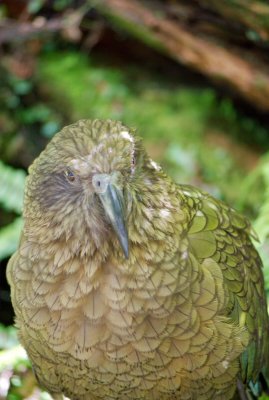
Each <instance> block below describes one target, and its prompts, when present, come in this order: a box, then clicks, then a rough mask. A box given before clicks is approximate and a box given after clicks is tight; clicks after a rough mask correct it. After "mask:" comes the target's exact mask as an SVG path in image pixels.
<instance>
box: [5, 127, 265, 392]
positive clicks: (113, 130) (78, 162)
mask: <svg viewBox="0 0 269 400" xmlns="http://www.w3.org/2000/svg"><path fill="white" fill-rule="evenodd" d="M23 215H24V227H23V231H22V235H21V240H20V245H19V248H18V250H17V251H16V252H15V254H14V255H13V256H12V257H11V259H10V261H9V264H8V269H7V277H8V281H9V283H10V286H11V295H12V303H13V306H14V310H15V314H16V325H17V327H18V332H19V338H20V341H21V343H22V345H23V346H24V347H25V349H26V351H27V353H28V356H29V358H30V360H31V362H32V365H33V368H34V371H35V374H36V377H37V380H38V382H39V383H40V385H41V386H42V387H44V388H45V389H47V390H48V391H49V392H50V393H51V394H52V396H53V397H54V398H55V399H60V398H62V396H63V395H65V396H68V397H69V398H71V399H73V400H98V399H99V400H100V399H102V400H113V399H114V400H116V399H117V400H140V399H141V400H142V399H144V400H195V399H199V400H211V399H214V400H229V399H236V398H239V399H241V400H244V399H254V398H257V397H258V396H259V395H260V394H261V393H262V392H263V391H264V390H266V389H267V381H266V380H267V371H268V362H269V361H268V343H269V340H268V339H269V338H268V327H269V325H268V314H267V304H266V297H265V292H264V280H263V273H262V263H261V259H260V257H259V255H258V253H257V251H256V250H255V248H254V246H253V244H252V239H256V236H255V233H254V231H253V230H252V228H251V226H250V223H249V222H248V220H247V219H246V218H245V217H243V216H241V215H240V214H238V213H237V212H236V211H234V210H233V209H232V208H230V207H229V206H227V205H225V204H224V203H223V202H221V201H219V200H216V199H214V198H213V197H212V196H211V195H209V194H208V193H205V192H203V191H201V190H199V189H196V188H194V187H191V186H188V185H178V184H175V183H174V182H173V181H172V180H171V179H170V178H169V177H168V176H167V175H166V174H165V173H164V172H163V171H162V169H161V168H160V166H159V165H157V164H156V163H155V162H154V161H152V160H151V159H150V157H149V156H148V155H147V153H146V151H145V150H144V147H143V144H142V140H141V139H140V138H139V137H138V136H137V135H136V133H135V130H134V129H130V128H128V127H127V126H125V125H123V124H122V123H121V122H118V121H111V120H105V121H100V120H80V121H78V122H77V123H75V124H73V125H70V126H67V127H65V128H64V129H63V130H62V131H60V132H59V133H57V134H56V135H55V136H54V137H53V139H52V140H51V141H50V143H49V144H48V145H47V147H46V148H45V150H44V151H43V152H42V153H41V154H40V156H39V157H38V158H37V159H36V160H35V161H34V163H33V164H32V165H31V166H30V168H29V176H28V178H27V182H26V188H25V199H24V212H23Z"/></svg>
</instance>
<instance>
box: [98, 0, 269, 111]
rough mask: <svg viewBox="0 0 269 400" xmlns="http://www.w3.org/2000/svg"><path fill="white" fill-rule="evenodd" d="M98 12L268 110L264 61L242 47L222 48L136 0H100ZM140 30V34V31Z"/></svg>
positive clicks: (268, 93) (268, 82)
mask: <svg viewBox="0 0 269 400" xmlns="http://www.w3.org/2000/svg"><path fill="white" fill-rule="evenodd" d="M99 11H100V12H103V13H106V15H107V16H108V17H111V18H112V20H115V18H116V20H117V23H118V24H121V23H122V26H123V27H125V29H128V30H129V31H130V32H131V33H132V34H134V35H136V36H137V37H139V38H140V39H141V37H142V36H143V35H144V39H145V42H149V41H152V42H155V44H156V47H158V46H159V49H161V50H162V51H164V52H165V53H166V54H168V55H170V56H171V57H172V58H174V59H175V60H177V61H179V62H180V63H182V64H185V65H187V66H190V67H192V68H194V69H195V70H197V71H199V72H201V73H203V74H205V75H207V76H209V77H210V78H211V79H213V80H214V81H216V82H221V83H222V84H225V85H228V86H230V87H231V88H233V89H235V90H236V91H237V92H239V94H240V95H241V96H243V97H245V98H246V99H247V100H248V101H250V102H252V103H253V104H255V105H256V106H258V107H260V108H261V109H263V110H269V101H268V99H269V75H268V73H267V72H266V71H267V67H266V63H265V62H262V61H261V60H260V61H259V62H258V60H257V59H255V57H252V58H251V57H248V56H247V55H245V53H244V50H243V49H241V50H240V51H238V49H233V48H225V46H223V45H222V44H220V43H217V42H214V41H213V40H210V38H208V37H206V36H205V35H200V36H198V35H197V32H193V31H192V30H191V29H189V28H187V27H186V24H185V25H184V24H180V23H179V22H178V21H177V22H175V21H174V20H172V19H169V18H167V16H166V15H165V14H164V15H162V16H161V17H160V16H159V15H158V14H157V13H156V12H154V10H153V11H152V10H151V9H150V8H148V7H146V6H145V4H144V3H142V2H138V1H137V0H103V1H102V7H100V9H99ZM141 32H142V34H141ZM142 39H143V38H142Z"/></svg>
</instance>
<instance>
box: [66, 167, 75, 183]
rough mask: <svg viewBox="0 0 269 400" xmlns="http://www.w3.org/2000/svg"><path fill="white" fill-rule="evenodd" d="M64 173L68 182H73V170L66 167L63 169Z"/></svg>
mask: <svg viewBox="0 0 269 400" xmlns="http://www.w3.org/2000/svg"><path fill="white" fill-rule="evenodd" d="M64 174H65V176H66V179H67V180H68V181H69V182H74V180H75V179H76V177H75V174H74V172H73V171H71V169H69V168H67V169H66V170H65V171H64Z"/></svg>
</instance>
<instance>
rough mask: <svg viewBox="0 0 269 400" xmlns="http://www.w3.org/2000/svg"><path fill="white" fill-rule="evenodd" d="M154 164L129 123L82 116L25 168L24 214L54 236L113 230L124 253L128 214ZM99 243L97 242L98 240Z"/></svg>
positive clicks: (96, 235)
mask: <svg viewBox="0 0 269 400" xmlns="http://www.w3.org/2000/svg"><path fill="white" fill-rule="evenodd" d="M153 170H155V171H156V166H155V165H154V164H153V163H152V162H151V160H150V159H149V158H148V157H147V155H146V152H145V151H144V149H143V146H142V144H141V140H140V139H139V138H138V137H137V136H136V135H135V134H134V131H133V130H132V129H129V128H127V127H126V126H124V125H122V123H121V122H117V121H110V120H108V121H99V120H94V121H91V120H81V121H78V122H77V123H75V124H73V125H70V126H67V127H65V128H64V129H63V130H62V131H60V132H59V133H57V134H56V135H55V136H54V138H53V139H52V140H51V142H50V143H49V144H48V146H47V147H46V149H45V150H44V151H43V152H42V153H41V155H40V156H39V157H38V158H37V159H36V160H35V162H34V163H33V165H32V166H31V167H30V169H29V177H28V180H27V187H26V192H25V217H26V218H25V219H26V220H27V218H28V219H29V218H30V217H31V218H30V219H31V220H32V224H37V225H38V224H39V225H40V224H41V225H42V224H43V225H44V226H50V227H53V229H54V232H58V236H61V235H62V234H64V235H66V236H71V235H76V234H78V233H79V232H81V234H84V235H85V234H86V233H85V228H87V230H88V232H89V230H90V233H91V237H92V238H93V240H95V241H99V242H100V240H102V237H103V238H104V235H105V236H107V235H108V234H109V233H110V232H114V233H115V234H116V237H117V239H118V241H119V243H120V245H121V248H122V250H123V253H124V255H125V257H126V258H128V254H129V242H128V215H129V213H130V211H131V209H132V205H133V202H134V201H135V200H136V199H137V196H139V195H141V193H139V192H140V191H141V188H142V187H143V186H144V185H145V182H147V183H148V184H149V185H150V184H151V183H152V181H151V179H149V177H150V175H151V174H152V173H153ZM99 245H100V243H99Z"/></svg>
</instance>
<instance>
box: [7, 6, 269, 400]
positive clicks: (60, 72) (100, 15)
mask: <svg viewBox="0 0 269 400" xmlns="http://www.w3.org/2000/svg"><path fill="white" fill-rule="evenodd" d="M114 3H115V2H114ZM119 3H120V2H119ZM128 3H129V4H132V5H133V6H135V7H137V9H138V8H139V7H140V6H141V5H142V6H143V7H146V6H145V4H143V3H144V2H140V3H139V2H133V1H132V0H126V4H128ZM200 3H201V4H200ZM205 3H207V8H205V7H204V4H205ZM211 3H212V2H210V1H208V2H206V1H205V2H199V1H198V2H197V1H196V2H195V1H193V2H192V1H190V3H189V6H188V7H190V9H188V12H189V14H187V12H186V7H185V8H184V7H183V6H182V4H184V2H180V1H162V2H160V3H158V5H156V6H155V8H154V10H153V11H152V8H150V7H149V8H148V9H147V12H148V13H150V12H151V15H152V16H153V17H154V18H158V19H157V22H158V21H159V23H160V27H159V31H160V32H161V31H162V29H163V28H162V23H163V21H166V22H167V23H170V24H171V26H172V24H175V23H176V24H177V26H178V27H181V28H182V29H185V30H186V32H187V33H188V34H189V35H192V34H193V32H194V31H195V29H196V30H197V31H199V29H200V30H202V32H203V35H202V38H203V41H204V42H203V43H207V44H208V46H209V44H210V46H211V45H212V43H214V46H215V47H216V49H220V50H222V52H221V53H220V54H222V55H223V57H224V58H223V60H219V59H218V56H217V55H216V62H220V65H223V66H225V65H226V61H227V60H228V58H227V57H228V55H229V48H230V47H229V46H231V48H232V51H233V52H234V54H235V55H236V57H237V58H235V59H234V60H241V61H242V65H241V64H238V65H237V67H238V68H239V70H240V68H242V75H243V74H244V73H245V71H244V68H247V67H249V68H250V67H251V68H252V69H249V70H250V73H251V72H252V73H253V74H254V75H253V79H254V80H255V79H256V81H255V85H254V86H253V87H254V89H251V91H248V92H247V91H243V90H242V89H241V88H240V87H239V83H240V77H238V79H237V78H235V77H234V76H233V75H232V73H233V71H231V75H230V76H229V74H228V75H227V76H225V80H224V77H223V76H222V75H221V74H222V73H223V72H222V71H221V68H220V73H219V76H217V75H218V74H216V73H212V68H209V67H208V66H209V64H208V63H209V61H210V62H213V64H214V59H213V61H212V59H211V58H210V57H211V55H210V53H207V50H206V47H205V48H203V49H202V48H201V53H200V54H199V53H196V57H198V59H199V57H200V59H201V64H199V63H198V64H197V65H196V64H195V63H192V62H190V61H189V59H188V56H185V54H186V53H184V52H183V51H184V49H185V50H186V48H188V46H190V42H186V43H183V44H181V46H182V47H181V48H182V54H181V53H180V50H178V49H175V50H169V49H170V47H169V43H170V42H169V40H170V39H169V38H167V43H165V45H166V44H167V46H168V48H166V47H165V45H164V44H163V43H161V41H158V40H159V37H158V38H157V39H158V40H157V41H156V37H155V36H154V34H155V33H154V29H155V28H154V29H153V33H152V31H151V28H149V27H147V29H145V30H143V29H142V28H141V30H140V29H138V30H137V29H134V27H135V24H136V22H135V24H133V22H132V18H131V20H128V18H126V19H125V17H124V15H123V14H121V13H120V8H118V9H114V8H113V1H111V2H110V1H104V2H103V5H102V7H100V5H98V2H92V1H90V2H87V1H72V0H58V1H45V0H31V1H15V0H14V1H10V0H9V1H3V3H2V4H1V5H0V264H1V265H0V399H9V400H16V399H29V400H30V399H32V400H33V399H48V398H49V396H48V394H46V393H45V392H42V391H41V390H40V389H38V388H37V387H36V383H35V379H34V377H33V374H32V372H31V369H30V365H29V362H28V361H27V358H26V356H25V354H24V352H23V351H22V349H21V348H20V347H18V342H17V339H16V332H15V329H14V328H12V326H11V325H12V324H13V311H12V307H11V304H10V297H9V289H8V285H7V283H6V280H5V268H6V264H7V261H8V258H9V256H10V255H11V254H12V253H13V252H14V250H15V249H16V247H17V245H18V241H19V235H20V230H21V227H22V218H21V211H22V204H23V188H24V181H25V177H26V174H27V168H28V166H29V165H30V164H31V162H32V161H33V159H34V158H35V157H36V156H37V155H38V154H39V153H40V151H41V150H42V149H43V148H44V146H45V145H46V143H47V142H48V141H49V139H50V138H51V137H52V136H53V135H54V134H55V133H56V132H57V131H58V130H60V129H61V128H62V127H63V126H64V125H66V124H69V123H71V122H74V121H76V120H78V119H80V118H103V119H107V118H110V119H119V120H122V121H123V122H124V123H125V124H127V125H128V126H132V127H136V128H137V130H138V132H139V134H140V135H141V136H142V137H143V138H144V141H145V145H146V147H147V149H148V152H149V153H150V155H151V157H152V158H153V159H154V160H156V161H158V162H159V163H161V165H162V166H163V168H164V169H165V170H166V171H167V173H168V174H170V175H171V176H172V177H173V178H174V180H175V181H177V182H181V183H189V184H193V185H195V186H198V187H200V188H202V189H204V190H206V191H209V192H210V193H212V194H213V195H214V196H216V197H217V198H219V199H222V200H225V201H226V202H227V203H229V204H230V205H232V206H233V207H234V208H236V209H237V210H239V211H240V212H242V213H244V214H245V215H247V216H248V217H249V218H250V220H251V221H252V223H253V225H254V227H255V229H256V231H257V233H258V235H259V237H260V243H256V246H257V247H258V249H259V251H260V254H261V256H262V258H263V261H264V274H265V282H266V290H267V293H268V295H269V257H268V255H269V247H268V243H269V241H268V233H269V118H268V110H269V105H268V109H266V102H265V103H263V100H262V99H263V97H262V96H263V94H264V93H265V95H266V90H268V87H267V81H266V74H267V72H266V71H264V69H263V62H264V60H267V58H268V48H269V40H268V37H269V35H268V36H267V34H268V25H269V24H267V25H266V24H265V23H264V24H263V23H262V22H263V21H261V20H260V19H259V18H258V17H259V13H257V12H254V11H255V10H254V11H253V7H250V8H249V10H247V11H249V14H248V13H247V11H246V10H245V11H244V12H245V14H244V16H246V20H244V18H245V17H244V18H243V17H242V15H241V14H240V13H239V11H240V10H238V7H237V8H236V9H233V8H229V7H232V6H231V5H230V4H229V2H228V1H227V2H226V1H224V2H223V5H226V9H225V8H224V9H219V8H218V7H217V6H216V9H214V6H213V9H212V8H210V7H212V5H210V4H211ZM236 3H238V2H236V1H235V2H234V4H236ZM239 3H240V2H239ZM247 3H248V4H249V5H253V4H254V3H255V4H256V5H257V4H258V5H260V6H262V5H263V2H262V1H261V2H251V1H249V2H247ZM111 4H112V5H111ZM172 6H173V7H174V8H173V9H172V8H171V7H172ZM175 6H177V8H175ZM191 6H193V7H194V8H193V9H191ZM237 6H238V4H237ZM199 7H200V8H199ZM264 7H265V6H264ZM171 9H172V10H176V12H177V14H176V15H177V18H178V19H177V21H176V22H175V18H174V16H173V18H172V19H171V20H169V17H170V16H171ZM139 10H140V9H139ZM143 10H144V11H143ZM143 10H142V11H143V12H144V14H145V12H146V9H145V8H144V9H143ZM178 10H179V11H178ZM182 10H185V14H184V13H183V11H182ZM223 10H224V11H225V10H226V12H224V11H223ZM227 10H228V11H229V13H227ZM251 10H252V11H251ZM258 10H259V9H258ZM142 11H141V10H140V12H142ZM191 11H193V12H194V11H195V12H196V14H195V15H197V13H198V12H199V13H200V14H198V17H199V18H200V19H198V21H199V24H200V25H199V24H198V26H197V22H196V25H192V24H195V22H193V20H191V19H190V17H189V15H190V12H191ZM213 11H214V13H215V14H213ZM242 11H243V10H242ZM265 11H266V12H268V9H266V10H265ZM134 12H135V11H134ZM173 12H174V15H175V11H173ZM251 12H252V14H251ZM169 13H170V14H169ZM145 15H146V14H145ZM156 15H157V17H156ZM186 15H187V17H186ZM227 15H228V16H227ZM240 15H241V16H240ZM268 15H269V14H268ZM129 16H130V15H129ZM208 16H210V18H211V19H210V18H209V17H208ZM216 16H217V17H216ZM213 17H214V18H215V19H216V25H218V22H219V21H220V20H222V22H223V25H221V29H222V30H221V32H220V31H219V30H218V31H216V27H215V31H214V29H212V26H213V27H214V26H215V25H214V19H213ZM184 18H185V19H184ZM255 18H256V19H255ZM142 19H143V18H142ZM242 19H243V20H242ZM130 21H131V22H130ZM171 21H172V22H171ZM201 21H202V22H203V23H204V25H201V23H200V22H201ZM212 21H213V22H212ZM268 21H269V20H268ZM231 22H232V23H233V24H232V25H229V23H231ZM225 23H226V25H225ZM206 24H207V25H206ZM236 24H237V25H236ZM173 26H174V25H173ZM230 26H232V27H233V29H234V32H235V33H234V32H233V31H232V30H231V29H230V28H229V27H230ZM234 27H236V29H235V28H234ZM209 28H211V30H210V29H209ZM193 29H194V30H193ZM218 29H220V28H218ZM190 37H191V36H188V38H190ZM182 40H184V38H183V39H182ZM186 40H187V39H186ZM195 40H196V36H195V35H194V36H193V44H192V45H193V46H194V47H195ZM197 40H200V36H199V35H198V34H197ZM203 43H202V44H203ZM249 44H251V46H252V48H251V49H250V52H249V53H248V54H247V55H246V54H245V47H246V45H248V46H249ZM184 46H185V47H184ZM223 49H224V50H225V49H226V50H225V51H226V52H225V51H223ZM227 49H228V51H227ZM173 51H174V52H173ZM209 52H210V49H209ZM184 57H185V58H184ZM206 57H208V58H206ZM225 57H226V58H225ZM205 59H207V60H208V63H205V64H203V61H204V60H205ZM253 65H255V68H256V69H255V71H254V70H253V68H254V67H253ZM253 71H254V72H253ZM257 71H258V73H259V74H258V75H257ZM255 74H256V75H255ZM257 77H263V79H258V78H257ZM250 78H251V77H250ZM250 80H251V79H250ZM252 96H253V97H252ZM268 103H269V101H268Z"/></svg>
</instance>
